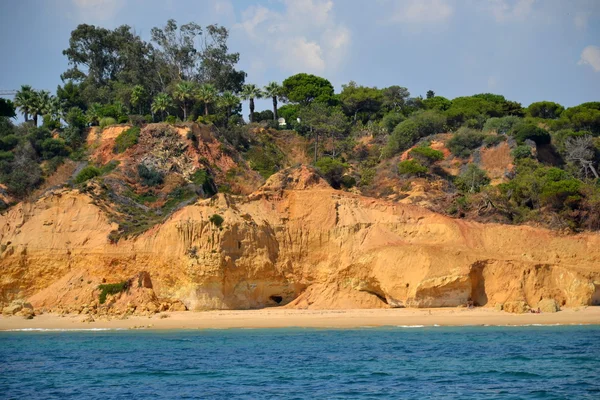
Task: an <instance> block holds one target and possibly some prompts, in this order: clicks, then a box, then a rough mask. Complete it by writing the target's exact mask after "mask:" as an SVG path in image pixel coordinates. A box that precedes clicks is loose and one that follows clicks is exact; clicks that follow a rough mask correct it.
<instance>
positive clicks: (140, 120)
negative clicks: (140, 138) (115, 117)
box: [127, 114, 146, 127]
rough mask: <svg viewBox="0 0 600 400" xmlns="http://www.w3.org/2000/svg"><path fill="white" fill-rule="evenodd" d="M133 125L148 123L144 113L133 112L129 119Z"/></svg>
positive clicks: (140, 125)
mask: <svg viewBox="0 0 600 400" xmlns="http://www.w3.org/2000/svg"><path fill="white" fill-rule="evenodd" d="M127 122H129V123H130V124H131V125H134V126H139V127H142V126H144V125H145V124H146V117H144V116H143V115H136V114H132V115H130V116H129V117H128V121H127Z"/></svg>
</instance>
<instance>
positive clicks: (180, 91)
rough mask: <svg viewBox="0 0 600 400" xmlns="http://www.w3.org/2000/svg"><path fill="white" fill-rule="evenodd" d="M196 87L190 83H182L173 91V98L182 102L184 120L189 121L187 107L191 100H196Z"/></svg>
mask: <svg viewBox="0 0 600 400" xmlns="http://www.w3.org/2000/svg"><path fill="white" fill-rule="evenodd" d="M195 89H196V85H194V83H193V82H190V81H181V82H179V83H178V84H177V86H175V90H173V96H174V97H175V99H176V100H178V101H180V102H181V109H182V110H183V120H184V121H186V120H187V105H188V101H189V100H193V99H194V92H195Z"/></svg>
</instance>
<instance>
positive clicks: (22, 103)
mask: <svg viewBox="0 0 600 400" xmlns="http://www.w3.org/2000/svg"><path fill="white" fill-rule="evenodd" d="M34 93H35V91H34V90H33V89H32V88H31V86H29V85H22V86H21V90H19V91H18V92H17V94H15V106H17V108H18V109H19V111H21V112H22V113H23V118H24V119H25V122H27V121H29V115H30V114H31V106H32V105H33V104H32V103H33V96H34Z"/></svg>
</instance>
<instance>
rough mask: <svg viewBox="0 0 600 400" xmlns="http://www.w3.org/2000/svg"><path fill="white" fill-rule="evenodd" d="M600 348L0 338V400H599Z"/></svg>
mask: <svg viewBox="0 0 600 400" xmlns="http://www.w3.org/2000/svg"><path fill="white" fill-rule="evenodd" d="M407 328H408V329H407ZM599 340H600V327H598V326H555V327H548V326H546V327H463V328H457V327H423V326H409V327H406V326H403V327H386V328H369V329H355V330H352V329H350V330H334V329H314V330H313V329H272V330H262V329H254V330H235V329H229V330H203V331H165V332H162V331H161V332H159V331H154V332H153V331H74V332H73V331H71V332H50V331H26V332H23V331H21V332H0V360H1V361H2V362H0V393H2V395H1V396H0V397H6V398H27V399H47V398H60V399H61V400H63V399H79V398H82V397H88V398H90V399H92V398H158V399H170V398H174V397H176V398H198V397H201V398H248V399H258V398H274V397H278V398H289V399H311V400H312V399H315V398H358V399H361V398H415V399H422V398H439V397H443V398H470V399H488V398H523V399H538V398H572V399H597V398H599V394H600V382H599V381H598V379H597V378H596V373H597V371H600V346H597V343H598V341H599Z"/></svg>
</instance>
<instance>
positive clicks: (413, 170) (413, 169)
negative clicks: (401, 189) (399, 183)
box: [398, 160, 427, 175]
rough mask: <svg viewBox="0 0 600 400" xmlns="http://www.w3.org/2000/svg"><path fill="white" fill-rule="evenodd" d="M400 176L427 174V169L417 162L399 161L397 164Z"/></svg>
mask: <svg viewBox="0 0 600 400" xmlns="http://www.w3.org/2000/svg"><path fill="white" fill-rule="evenodd" d="M398 173H399V174H400V175H422V174H426V173H427V167H425V166H424V165H421V164H420V163H419V162H418V161H417V160H406V161H401V162H400V163H399V164H398Z"/></svg>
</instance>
